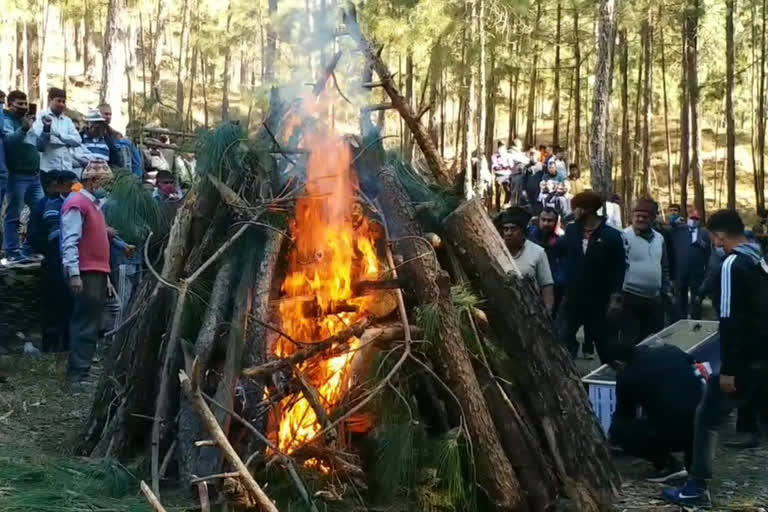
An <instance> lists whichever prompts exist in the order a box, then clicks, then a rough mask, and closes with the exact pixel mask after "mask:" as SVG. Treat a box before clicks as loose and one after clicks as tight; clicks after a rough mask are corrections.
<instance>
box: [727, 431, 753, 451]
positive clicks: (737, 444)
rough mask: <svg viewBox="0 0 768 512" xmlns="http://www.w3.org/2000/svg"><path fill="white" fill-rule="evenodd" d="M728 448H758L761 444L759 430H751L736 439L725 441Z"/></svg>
mask: <svg viewBox="0 0 768 512" xmlns="http://www.w3.org/2000/svg"><path fill="white" fill-rule="evenodd" d="M723 446H725V447H726V448H733V449H735V450H747V449H749V448H757V447H758V446H760V434H758V433H757V432H750V433H748V434H742V435H741V436H739V439H738V440H736V441H728V442H726V443H723Z"/></svg>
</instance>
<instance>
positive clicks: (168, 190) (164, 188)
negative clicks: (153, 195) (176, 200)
mask: <svg viewBox="0 0 768 512" xmlns="http://www.w3.org/2000/svg"><path fill="white" fill-rule="evenodd" d="M173 189H174V187H173V183H166V184H163V185H160V192H162V193H163V194H165V195H167V196H169V195H171V194H173Z"/></svg>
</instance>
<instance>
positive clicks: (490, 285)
mask: <svg viewBox="0 0 768 512" xmlns="http://www.w3.org/2000/svg"><path fill="white" fill-rule="evenodd" d="M444 226H445V228H446V234H447V235H448V239H449V240H450V243H451V244H452V245H453V247H454V249H455V250H456V251H458V253H459V254H463V255H464V257H463V258H462V259H461V261H462V263H463V264H464V265H465V267H466V270H467V272H468V274H469V275H470V276H472V277H473V279H474V280H475V282H476V283H478V286H479V288H480V289H481V290H482V291H483V295H484V296H485V297H486V298H487V299H488V300H489V301H490V303H492V304H494V307H493V308H489V318H490V319H491V325H492V326H493V327H494V331H495V332H497V333H499V332H501V333H504V337H503V338H500V339H499V341H500V344H501V347H500V348H502V349H503V350H505V351H506V352H507V353H508V354H510V355H511V356H512V357H514V358H516V359H520V358H521V357H522V358H523V360H521V363H522V364H520V365H519V366H518V367H517V368H516V370H515V371H516V376H517V378H516V379H515V382H514V383H513V387H514V389H516V390H519V394H520V396H521V400H520V401H519V402H518V403H517V405H518V407H520V415H521V416H522V417H523V418H525V419H526V420H527V421H531V422H533V423H534V425H535V426H536V427H538V428H535V431H537V432H539V436H540V437H539V443H540V446H541V447H542V450H543V452H544V453H545V457H546V459H547V460H548V461H549V463H550V467H552V468H553V470H554V471H555V474H556V475H557V477H558V481H559V482H561V484H562V487H563V489H562V491H563V494H565V495H567V496H568V497H569V498H571V500H573V502H574V505H575V509H576V510H580V511H586V510H599V509H600V508H601V507H605V506H608V505H609V504H610V503H611V500H612V498H613V497H614V496H615V494H616V492H617V490H618V488H619V486H620V479H619V475H618V473H617V472H616V470H615V469H614V467H613V464H612V462H611V457H610V453H609V451H608V449H607V446H606V444H605V437H604V436H603V434H602V431H601V430H600V427H599V425H598V423H597V420H596V418H595V415H594V413H593V412H592V409H591V407H590V405H589V401H588V400H587V396H586V394H585V393H584V389H583V387H582V385H581V382H580V381H579V378H578V375H577V374H576V369H575V367H574V366H573V362H572V361H571V358H570V356H569V355H568V353H567V352H566V350H565V349H564V347H563V346H562V345H561V344H560V343H558V341H557V340H556V339H555V336H554V333H553V331H552V327H551V325H552V322H551V319H550V318H549V315H548V314H547V313H546V310H545V308H544V307H543V304H542V302H541V298H540V294H539V292H538V290H537V289H536V287H535V285H534V284H533V282H532V281H531V280H528V279H525V278H523V277H522V276H521V275H520V271H519V269H518V267H517V264H516V263H515V261H514V259H513V258H512V256H511V255H510V253H509V251H508V250H507V248H506V245H505V244H504V241H503V239H502V238H501V235H500V234H499V232H498V231H497V230H496V229H495V227H494V226H493V223H492V221H491V219H490V217H489V216H488V214H487V213H486V212H485V211H484V208H483V206H482V204H481V203H480V202H479V201H478V200H477V199H475V200H473V201H468V202H466V203H464V204H462V205H461V206H459V207H458V208H457V209H456V210H455V211H454V212H453V213H451V214H450V215H449V216H448V217H447V218H446V220H445V222H444ZM522 354H524V356H521V355H522ZM561 404H568V405H567V407H563V406H562V405H561Z"/></svg>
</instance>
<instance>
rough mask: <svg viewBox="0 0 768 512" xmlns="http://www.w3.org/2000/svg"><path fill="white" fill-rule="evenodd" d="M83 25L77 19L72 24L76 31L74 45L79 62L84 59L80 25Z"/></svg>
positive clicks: (76, 58)
mask: <svg viewBox="0 0 768 512" xmlns="http://www.w3.org/2000/svg"><path fill="white" fill-rule="evenodd" d="M81 24H82V21H81V20H79V19H77V20H74V21H73V22H72V25H73V28H74V30H75V33H74V37H73V39H74V43H75V60H76V61H79V60H80V59H82V58H83V46H82V44H83V43H82V41H81V39H80V25H81Z"/></svg>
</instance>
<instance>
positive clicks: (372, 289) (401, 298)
mask: <svg viewBox="0 0 768 512" xmlns="http://www.w3.org/2000/svg"><path fill="white" fill-rule="evenodd" d="M345 19H346V21H347V33H348V34H349V36H351V37H352V38H353V39H354V40H355V41H356V42H357V44H358V47H359V49H360V50H361V53H362V54H363V55H364V57H365V59H366V63H367V68H366V69H367V71H366V74H367V75H369V76H368V79H367V83H373V82H372V80H371V78H370V75H371V70H373V71H375V72H376V74H377V75H378V77H379V80H380V81H379V82H378V83H377V85H378V86H381V87H383V89H384V90H385V92H386V93H387V95H388V96H389V97H390V99H391V105H390V106H391V107H392V108H395V109H397V110H398V111H399V112H400V114H401V115H402V117H403V119H404V120H405V122H406V124H407V126H408V127H409V128H410V129H411V131H412V132H413V133H414V136H415V140H416V141H417V143H418V144H419V147H420V149H421V151H422V153H423V155H424V157H425V162H426V163H427V167H428V170H429V171H431V173H430V174H431V175H430V176H426V177H421V178H419V179H421V180H423V181H424V189H425V190H426V189H428V188H429V187H428V186H427V184H426V182H430V183H431V184H432V185H434V186H437V187H443V189H449V188H450V187H451V185H452V178H451V176H450V172H449V171H448V168H447V166H446V165H445V163H444V162H443V160H442V158H441V157H440V155H439V153H438V152H437V150H436V149H435V146H434V144H433V143H432V141H431V139H430V138H429V135H428V133H427V131H426V129H425V127H424V126H423V125H422V124H421V122H420V120H419V115H418V114H417V113H414V112H413V111H412V110H411V108H410V106H409V105H408V103H407V102H406V101H405V99H404V98H403V96H402V95H401V94H400V92H399V91H398V89H397V87H396V85H395V83H394V81H393V80H392V74H391V73H390V72H389V70H388V69H387V67H386V65H385V64H384V62H383V61H382V60H381V59H380V57H379V55H380V51H379V50H380V49H379V48H378V47H376V46H375V45H374V44H372V43H371V42H369V41H368V40H367V39H366V38H365V36H364V35H363V34H362V32H361V31H360V28H359V27H358V26H357V24H356V21H355V20H354V16H347V17H346V18H345ZM336 62H338V57H335V58H334V59H332V61H331V63H330V64H329V68H326V70H324V72H323V73H322V75H321V77H320V79H319V80H318V84H317V85H316V87H315V88H314V91H313V92H314V93H315V94H317V95H319V94H322V91H323V88H324V86H325V82H326V81H327V80H328V78H329V77H332V76H333V66H335V64H336ZM364 81H365V80H364ZM297 106H300V102H299V103H297V102H292V103H289V104H285V103H282V102H280V101H279V99H278V97H277V95H276V94H273V98H272V104H271V109H270V112H269V115H268V116H267V119H266V120H265V121H264V124H263V128H262V129H261V130H260V131H259V132H258V133H257V134H256V135H255V136H254V137H247V134H244V133H243V132H242V129H241V128H240V127H238V126H236V125H231V124H230V125H225V126H223V127H221V128H219V129H218V131H217V132H216V134H214V140H217V141H218V144H208V145H206V144H205V143H204V144H203V145H202V146H201V152H202V153H204V154H205V156H206V157H207V161H208V162H209V164H206V158H203V159H201V160H202V161H199V163H198V169H199V170H200V171H201V172H202V173H203V174H202V178H201V182H200V184H198V186H197V187H196V188H195V189H194V191H193V192H192V193H191V194H190V195H189V196H188V197H187V199H186V201H185V203H184V205H183V206H182V208H180V209H179V211H178V213H177V215H176V218H175V220H174V223H173V226H172V228H171V232H170V234H169V236H168V240H167V242H166V244H165V251H164V254H163V257H162V268H161V269H159V270H153V271H152V272H151V275H149V276H148V277H147V278H146V280H145V282H144V283H143V284H142V288H141V291H140V292H139V297H138V299H137V301H136V303H135V305H134V310H133V312H132V314H131V315H130V316H129V318H131V319H133V320H132V322H133V324H132V325H130V326H128V327H126V328H125V329H123V330H121V331H120V332H119V333H118V335H117V338H116V339H115V342H114V344H113V353H112V354H111V357H110V358H109V360H108V368H107V369H106V371H105V372H104V377H103V378H102V380H101V382H100V383H99V388H98V391H97V395H96V398H95V401H94V405H93V410H92V412H91V415H90V419H89V422H88V424H87V427H86V429H85V431H84V433H83V436H82V438H83V441H82V443H81V446H80V447H79V448H80V451H81V452H82V453H86V454H93V453H98V454H109V455H112V456H116V457H119V458H134V457H135V456H136V455H137V454H142V453H146V454H147V460H148V461H149V463H148V466H149V467H148V473H149V474H150V475H151V490H150V488H149V487H147V491H148V495H150V494H151V496H153V497H154V499H156V500H157V499H158V497H159V496H160V487H161V486H160V483H161V481H162V480H163V479H165V478H168V477H170V476H171V473H172V471H173V470H176V471H175V473H174V474H176V475H178V477H179V478H180V479H181V480H182V481H184V482H185V483H187V484H192V485H194V486H195V488H196V490H197V491H198V492H199V493H200V496H201V498H202V497H203V496H205V498H204V500H205V501H206V502H207V500H208V494H207V493H208V485H209V484H212V485H214V486H217V487H216V488H217V489H218V490H219V491H221V495H222V496H229V497H230V498H232V499H233V500H235V498H234V497H236V496H237V497H239V498H237V501H238V503H239V505H237V506H238V507H239V509H242V510H248V509H253V510H277V509H278V505H276V504H275V502H274V501H273V499H271V498H270V496H268V494H269V492H268V491H269V489H270V488H266V489H265V488H264V487H263V486H262V485H260V484H259V483H258V482H257V476H258V477H264V472H265V471H267V470H269V469H270V468H272V467H278V468H280V470H281V471H280V472H281V474H282V475H283V476H284V477H285V480H286V481H287V482H288V483H289V485H290V487H291V489H292V494H293V496H294V497H296V498H297V499H298V501H299V502H300V503H303V504H304V506H305V507H306V509H308V510H312V511H315V510H318V505H317V502H318V501H319V500H325V501H342V500H344V499H345V498H347V497H348V496H345V493H346V494H352V493H351V491H350V490H349V489H350V488H351V489H354V494H352V496H353V499H354V500H356V501H357V502H358V504H359V501H360V500H363V497H362V494H361V493H364V492H365V491H364V489H365V488H366V486H367V484H369V483H371V482H370V479H369V478H368V476H367V475H368V473H369V472H370V470H371V468H370V467H369V466H370V464H366V462H365V460H363V459H364V457H363V454H362V452H363V450H362V449H360V446H359V445H356V444H355V442H353V441H352V440H354V439H358V438H360V437H362V436H366V435H367V436H376V435H377V432H380V431H381V430H383V429H384V428H385V427H386V425H385V419H384V418H383V414H381V411H380V410H379V409H378V408H379V407H381V406H382V402H383V401H384V400H385V399H386V398H387V397H392V396H394V400H395V401H397V402H399V403H400V406H401V408H402V409H404V410H406V411H407V414H408V417H409V419H408V421H407V423H408V425H409V426H410V427H413V426H414V425H418V424H419V423H420V422H424V423H426V424H427V425H426V428H427V429H428V430H429V431H430V432H431V433H432V434H433V435H437V436H443V437H445V438H449V439H461V440H462V446H465V447H466V450H465V452H466V453H467V459H466V461H467V463H466V464H464V465H463V466H462V467H461V468H460V469H461V471H463V472H464V474H465V476H466V482H468V487H471V488H472V492H471V495H472V496H473V499H475V500H477V502H478V503H483V504H484V505H483V507H486V508H483V509H485V510H487V509H493V510H500V511H516V510H531V511H538V510H554V509H556V508H557V507H559V506H560V504H561V503H562V502H563V501H565V502H569V503H570V504H571V506H572V510H580V511H591V510H601V509H604V508H605V507H607V506H608V504H609V503H610V501H611V500H612V498H613V497H614V495H615V493H616V491H617V488H618V486H619V479H618V475H617V473H616V472H615V470H614V469H613V466H612V464H611V462H610V457H609V453H608V450H607V447H606V446H605V440H604V438H603V435H602V432H601V430H600V429H599V426H598V425H597V422H596V420H595V418H594V416H593V415H592V412H591V410H590V408H589V405H588V401H587V397H586V394H585V392H584V390H583V389H582V387H581V385H580V383H579V380H578V378H577V377H576V373H575V369H574V367H573V364H572V362H571V360H570V358H569V356H568V354H567V353H566V351H565V350H564V349H563V348H562V347H561V346H559V345H558V344H557V343H556V341H555V339H554V335H553V332H552V328H551V320H550V318H549V317H548V315H547V313H546V311H545V308H544V307H542V305H541V304H540V299H539V297H538V294H537V293H536V292H535V290H534V287H533V284H532V283H530V282H528V281H526V280H525V279H523V278H522V277H521V276H520V273H519V271H518V269H517V267H516V265H515V262H514V260H513V259H512V257H511V256H510V254H509V252H508V251H507V249H506V247H505V245H504V243H503V241H502V239H501V237H500V236H499V234H498V233H497V232H496V230H495V229H494V227H493V224H492V222H491V220H490V218H489V217H488V214H487V213H486V211H485V209H484V208H483V206H482V205H481V203H480V202H479V201H477V200H474V201H468V202H464V203H461V204H459V205H458V206H457V207H455V208H454V207H452V208H451V209H452V211H451V212H450V213H449V214H448V215H443V216H441V217H440V218H439V219H435V218H434V217H433V218H432V219H431V222H430V225H429V226H428V230H427V227H426V225H425V224H424V223H423V220H422V216H421V215H420V213H419V210H420V208H421V207H422V206H423V205H418V204H416V203H417V202H418V201H417V200H416V199H415V198H414V196H413V194H412V193H411V191H409V190H408V187H407V185H406V183H405V181H404V177H403V175H402V174H401V173H400V172H398V170H397V169H396V168H395V167H393V165H392V164H391V161H390V160H388V158H387V156H386V154H385V152H384V148H383V146H382V137H381V136H380V134H379V133H378V132H376V130H375V127H374V126H373V124H372V123H371V121H370V119H368V116H370V112H371V109H363V111H362V112H361V115H362V116H363V119H362V122H361V125H362V127H363V130H364V133H362V134H361V136H352V137H348V139H347V140H348V142H349V144H350V147H351V151H352V152H353V155H354V159H353V160H352V165H351V169H350V172H353V173H355V174H356V175H357V176H358V178H359V180H358V181H359V183H360V190H359V193H358V197H357V200H358V201H359V204H360V207H359V208H360V210H361V211H364V212H365V214H366V215H369V216H370V217H371V218H372V219H374V220H375V222H377V223H379V225H380V226H381V235H382V237H381V240H380V244H379V247H378V249H379V256H380V258H381V260H382V262H383V264H384V267H385V269H386V276H383V277H381V278H380V279H377V280H367V281H366V280H361V281H358V282H356V283H354V287H355V292H356V293H378V294H380V295H378V296H377V297H379V299H378V300H376V301H374V302H375V303H376V304H377V307H376V308H372V309H371V311H367V312H366V314H365V315H362V317H361V318H359V319H358V320H357V321H355V322H354V323H352V324H349V325H348V326H347V327H346V328H345V329H343V330H342V331H340V332H338V333H337V334H335V335H333V336H331V337H329V338H327V339H323V340H303V342H297V345H298V348H297V349H296V350H295V351H293V352H292V353H291V354H290V355H289V356H286V357H278V356H277V355H275V352H274V351H273V350H272V347H270V341H269V340H270V339H273V338H274V336H276V335H279V336H283V337H286V335H285V333H281V332H280V328H279V326H276V325H275V324H274V319H273V317H274V309H275V304H276V301H279V300H284V299H280V298H279V289H280V286H281V282H282V279H283V278H284V273H285V268H284V259H285V254H286V250H287V247H288V246H289V245H290V243H291V236H292V235H291V232H290V230H288V229H286V228H285V225H286V224H288V222H286V221H287V220H290V218H291V215H292V214H293V210H292V208H293V206H294V202H295V200H296V198H297V195H298V194H299V193H300V191H301V187H300V183H301V179H300V177H301V173H300V172H298V170H300V168H301V159H302V158H303V157H304V156H306V151H305V150H302V151H300V149H302V148H300V147H298V145H297V147H295V148H293V149H291V148H287V147H285V145H286V144H287V143H285V137H284V131H285V130H284V128H285V125H288V124H291V125H293V124H295V123H294V121H295V120H294V119H293V118H292V116H294V115H295V114H296V111H297V110H296V109H297ZM291 133H292V134H293V135H294V136H293V137H291V139H290V140H292V141H294V142H293V144H294V145H296V142H295V141H296V137H295V133H296V132H295V129H293V131H292V132H291ZM217 137H218V138H217ZM281 139H283V143H282V144H281ZM209 142H210V141H209ZM294 177H295V178H298V179H293V178H294ZM457 203H458V201H457ZM150 263H151V262H150ZM152 268H153V269H154V267H152ZM201 289H203V290H204V291H202V292H201ZM457 289H465V290H472V291H473V292H474V293H476V294H477V295H479V296H480V297H481V298H482V299H484V300H485V304H486V305H485V306H478V305H476V304H473V305H470V306H469V307H462V306H461V305H460V304H459V302H458V301H457V299H456V293H457ZM201 295H202V299H204V300H202V299H201ZM290 300H293V301H299V302H301V301H303V302H301V303H300V306H301V308H302V309H303V310H306V312H307V313H308V314H312V313H313V312H314V311H315V310H316V309H317V308H318V307H319V306H318V304H317V303H316V302H314V301H313V300H312V299H307V300H304V299H302V298H291V299H290ZM336 306H337V307H338V308H339V309H338V311H337V312H336V313H338V314H339V315H342V314H344V313H347V312H350V311H352V310H354V309H353V307H354V305H351V304H343V303H340V304H337V305H336ZM354 311H357V310H354ZM353 337H355V338H357V339H360V340H362V347H363V348H361V349H359V350H360V352H361V353H360V354H358V355H357V356H356V358H355V361H356V362H355V365H358V366H356V367H355V369H354V371H353V373H354V374H355V376H356V377H359V380H355V382H354V385H353V387H352V389H351V390H350V392H349V393H348V394H347V396H346V397H345V398H344V399H343V400H342V401H341V403H339V404H337V405H336V406H335V407H334V408H333V409H331V408H329V407H327V404H324V403H323V400H322V399H321V398H320V397H319V396H318V395H317V389H315V388H314V386H312V385H311V383H309V382H308V381H307V379H304V378H302V375H301V372H299V371H297V370H296V368H298V367H299V366H301V365H307V364H311V362H312V361H319V360H323V359H324V358H325V359H327V358H330V357H336V356H339V355H341V354H347V353H350V351H352V350H353V349H352V348H351V347H350V343H349V340H350V339H352V338H353ZM309 341H311V343H307V342H309ZM490 350H493V351H495V353H497V354H499V355H500V356H501V357H503V360H504V361H505V365H506V366H507V367H506V368H501V367H500V363H499V361H500V359H499V358H496V357H489V356H488V351H490ZM382 354H384V355H383V356H382ZM390 355H391V356H392V357H391V358H390V357H389V356H390ZM374 361H375V362H376V365H377V368H378V371H376V372H373V373H374V374H375V377H372V378H371V379H370V380H365V379H364V377H365V376H366V375H368V374H370V373H371V368H373V366H374ZM510 366H511V367H512V370H511V371H510V368H509V367H510ZM502 374H504V378H502V377H501V375H502ZM406 388H407V389H408V390H410V391H409V392H408V394H407V395H406V394H404V393H403V391H402V390H404V389H406ZM290 396H302V397H304V399H305V400H306V401H307V402H308V403H309V405H310V407H311V409H312V410H313V412H314V414H315V415H316V417H317V423H318V425H319V433H317V435H315V436H314V437H313V438H312V440H311V441H309V442H306V443H305V444H303V445H302V446H300V447H298V448H292V449H291V451H290V453H287V450H281V449H280V447H279V446H278V443H277V442H276V433H275V431H274V421H272V424H271V426H270V419H269V418H270V414H271V411H274V410H275V409H276V407H278V406H279V404H280V403H281V402H282V401H283V400H284V399H286V398H287V397H290ZM147 446H148V447H149V448H148V450H147V448H146V447H147ZM414 449H415V448H414ZM145 450H146V451H145ZM387 469H388V470H389V471H395V472H399V471H401V470H402V469H401V468H387ZM307 471H311V472H312V474H313V475H314V477H317V478H318V479H319V480H320V481H321V482H323V483H321V484H320V485H319V487H320V488H319V489H318V486H317V485H314V484H310V483H308V482H307V476H306V475H307ZM267 472H268V471H267ZM437 473H439V472H438V470H436V469H434V468H432V469H430V468H425V469H424V471H421V472H420V473H419V475H418V476H417V477H414V478H412V479H411V480H413V481H417V482H422V483H421V484H420V485H422V486H423V487H424V488H430V489H431V487H430V486H432V485H438V486H439V485H440V484H435V483H434V480H435V479H439V478H440V476H439V475H438V474H437ZM435 475H437V476H435ZM314 477H313V478H314ZM345 482H348V484H347V483H345ZM342 483H343V485H342ZM313 489H314V490H313Z"/></svg>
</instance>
